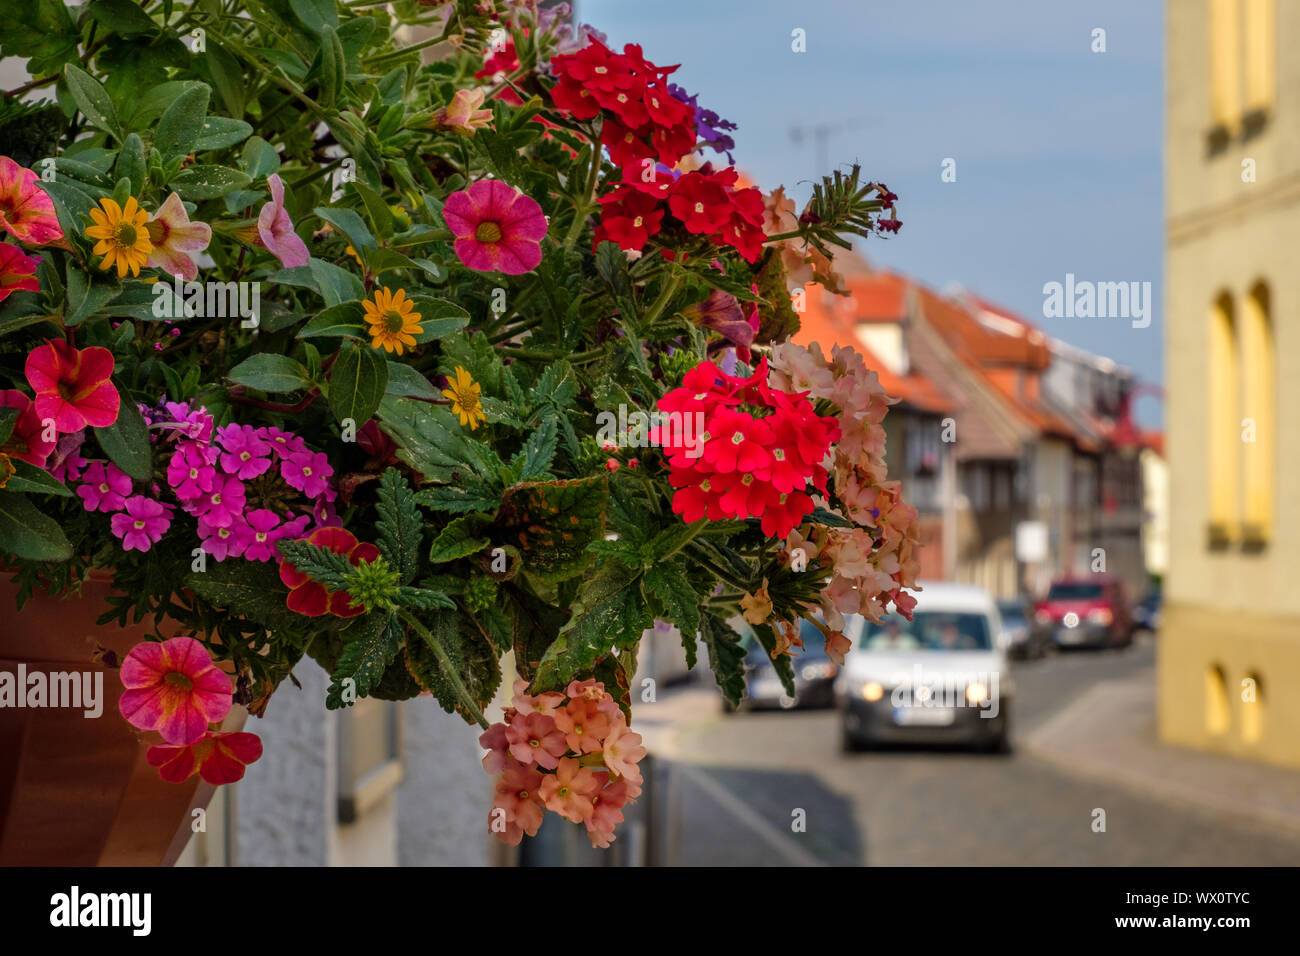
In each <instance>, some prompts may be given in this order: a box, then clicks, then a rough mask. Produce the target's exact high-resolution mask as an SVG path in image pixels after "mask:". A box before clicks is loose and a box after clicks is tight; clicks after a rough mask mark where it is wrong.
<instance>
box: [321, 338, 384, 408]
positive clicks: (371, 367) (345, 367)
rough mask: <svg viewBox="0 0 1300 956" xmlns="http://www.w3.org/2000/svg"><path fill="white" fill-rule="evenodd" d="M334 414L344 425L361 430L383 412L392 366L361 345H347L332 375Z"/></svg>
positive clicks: (370, 349)
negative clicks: (377, 414) (349, 423)
mask: <svg viewBox="0 0 1300 956" xmlns="http://www.w3.org/2000/svg"><path fill="white" fill-rule="evenodd" d="M329 386H330V387H329V392H330V394H329V403H330V410H331V411H333V412H334V417H335V418H336V419H338V420H339V421H340V422H342V421H345V420H347V419H349V418H350V419H352V421H353V422H354V423H355V424H356V425H357V427H360V426H361V425H363V424H364V423H365V422H367V421H369V420H370V418H371V416H372V415H374V414H375V411H376V410H377V409H378V408H379V403H380V401H382V400H383V397H384V389H385V388H387V387H388V363H387V362H386V361H385V360H384V358H383V356H382V355H380V354H379V353H378V352H377V351H376V350H375V349H373V348H371V347H370V346H369V345H362V344H361V343H359V342H351V341H349V342H344V343H343V345H342V346H341V347H340V348H339V352H338V358H337V359H336V360H335V362H334V368H333V370H332V371H331V372H330V383H329Z"/></svg>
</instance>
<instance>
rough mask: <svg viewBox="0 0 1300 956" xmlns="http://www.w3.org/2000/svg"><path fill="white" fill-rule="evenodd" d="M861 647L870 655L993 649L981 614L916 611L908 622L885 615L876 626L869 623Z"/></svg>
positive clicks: (895, 616) (987, 626) (895, 615)
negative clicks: (897, 651)
mask: <svg viewBox="0 0 1300 956" xmlns="http://www.w3.org/2000/svg"><path fill="white" fill-rule="evenodd" d="M863 646H864V647H866V649H867V650H869V651H893V650H899V651H905V650H925V651H986V650H989V649H990V648H991V647H992V646H993V645H992V643H991V641H990V638H989V623H988V618H987V617H986V616H984V615H983V614H976V613H969V612H968V613H960V612H952V611H916V612H914V613H913V615H912V620H911V621H908V620H907V619H906V618H905V617H903V616H902V615H900V614H887V615H885V617H884V619H883V620H882V621H881V622H880V623H879V624H874V623H872V622H871V621H868V622H867V630H866V634H865V636H864V640H863Z"/></svg>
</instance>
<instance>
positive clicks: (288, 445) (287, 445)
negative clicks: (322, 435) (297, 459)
mask: <svg viewBox="0 0 1300 956" xmlns="http://www.w3.org/2000/svg"><path fill="white" fill-rule="evenodd" d="M262 431H263V437H264V438H265V439H266V441H267V442H268V443H270V445H271V448H272V450H274V451H275V453H276V454H277V455H278V456H280V459H281V460H283V459H285V458H288V457H289V456H290V455H296V454H298V453H299V452H303V451H306V450H307V443H306V442H304V441H303V440H302V439H301V438H299V437H298V436H297V435H295V434H293V433H292V432H285V431H281V430H280V429H278V428H275V427H274V426H268V427H267V428H265V429H263V430H262Z"/></svg>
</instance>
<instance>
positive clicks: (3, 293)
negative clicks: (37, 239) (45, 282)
mask: <svg viewBox="0 0 1300 956" xmlns="http://www.w3.org/2000/svg"><path fill="white" fill-rule="evenodd" d="M36 265H37V261H36V260H35V259H33V258H32V257H31V256H26V255H23V251H22V250H21V249H19V248H18V247H17V246H11V245H9V243H7V242H0V302H3V301H4V300H5V299H7V298H9V296H10V294H11V293H14V292H17V291H18V290H19V289H26V290H27V291H29V292H39V291H40V288H41V284H40V283H39V282H37V281H36Z"/></svg>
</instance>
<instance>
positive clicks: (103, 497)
mask: <svg viewBox="0 0 1300 956" xmlns="http://www.w3.org/2000/svg"><path fill="white" fill-rule="evenodd" d="M77 494H78V495H80V496H81V500H82V502H83V503H84V504H85V506H86V510H87V511H104V512H109V511H121V510H122V507H123V506H124V505H125V504H126V499H127V496H128V495H130V494H131V479H130V478H129V477H128V476H127V475H126V473H125V472H123V471H122V470H121V469H120V468H118V467H117V466H116V465H113V464H108V465H104V464H101V463H100V462H97V461H96V462H92V463H91V464H90V465H89V466H88V467H87V468H86V473H85V474H84V475H82V476H81V484H80V485H79V486H78V487H77Z"/></svg>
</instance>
